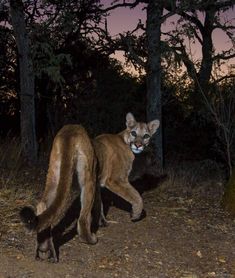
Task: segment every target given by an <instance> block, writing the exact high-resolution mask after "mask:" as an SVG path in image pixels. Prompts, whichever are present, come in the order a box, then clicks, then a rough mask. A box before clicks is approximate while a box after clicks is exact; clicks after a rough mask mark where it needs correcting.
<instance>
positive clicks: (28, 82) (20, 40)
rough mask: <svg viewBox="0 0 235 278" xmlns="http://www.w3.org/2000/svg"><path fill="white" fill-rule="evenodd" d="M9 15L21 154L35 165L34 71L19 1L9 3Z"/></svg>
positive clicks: (14, 0) (21, 5)
mask: <svg viewBox="0 0 235 278" xmlns="http://www.w3.org/2000/svg"><path fill="white" fill-rule="evenodd" d="M10 14H11V21H12V26H13V29H14V34H15V39H16V44H17V49H18V58H19V66H20V92H19V95H20V112H21V113H20V117H21V146H22V154H23V156H24V158H25V159H26V160H27V161H28V162H31V163H35V162H36V160H37V141H36V131H35V101H34V71H33V62H32V58H31V54H30V42H29V37H28V33H27V30H26V24H25V20H24V18H25V16H24V11H23V3H22V1H21V0H11V1H10Z"/></svg>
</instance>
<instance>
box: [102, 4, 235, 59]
mask: <svg viewBox="0 0 235 278" xmlns="http://www.w3.org/2000/svg"><path fill="white" fill-rule="evenodd" d="M101 2H102V4H104V5H105V6H106V5H109V4H110V2H111V1H108V0H103V1H101ZM143 7H144V5H143V4H142V5H138V6H137V7H136V8H134V9H130V8H117V9H115V10H113V11H111V12H110V16H109V18H108V29H109V31H110V33H111V34H112V35H113V36H115V35H118V34H119V33H123V32H126V31H128V30H133V29H134V28H135V27H136V26H137V23H138V20H139V19H141V20H142V22H143V23H145V21H146V10H143ZM221 16H224V15H221ZM226 16H227V18H229V19H230V20H231V19H233V21H232V22H231V24H233V25H234V24H235V12H234V9H233V10H232V9H231V10H230V11H229V12H227V13H226ZM202 17H203V15H202ZM175 19H176V17H170V18H169V19H168V20H167V22H166V23H164V24H163V25H162V30H163V31H167V30H170V29H171V22H173V21H175ZM213 40H214V46H215V49H216V51H218V52H220V51H221V50H227V49H229V48H230V47H231V46H232V44H231V42H229V39H228V37H227V36H226V35H225V33H224V32H222V31H221V30H215V31H214V33H213ZM192 49H193V55H195V57H200V53H201V47H200V45H199V44H196V45H195V46H193V48H192ZM118 57H119V58H121V56H120V54H118ZM121 60H122V58H121ZM230 63H232V64H234V63H235V59H233V61H230Z"/></svg>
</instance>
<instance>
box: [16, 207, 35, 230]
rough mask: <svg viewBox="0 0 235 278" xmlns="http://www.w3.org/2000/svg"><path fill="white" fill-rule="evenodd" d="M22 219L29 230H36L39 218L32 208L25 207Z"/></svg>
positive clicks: (21, 213)
mask: <svg viewBox="0 0 235 278" xmlns="http://www.w3.org/2000/svg"><path fill="white" fill-rule="evenodd" d="M20 219H21V221H22V222H23V223H24V225H25V226H26V228H27V229H28V230H35V229H36V226H37V224H38V217H37V216H36V214H35V212H34V210H33V209H32V208H30V207H24V208H22V209H21V211H20Z"/></svg>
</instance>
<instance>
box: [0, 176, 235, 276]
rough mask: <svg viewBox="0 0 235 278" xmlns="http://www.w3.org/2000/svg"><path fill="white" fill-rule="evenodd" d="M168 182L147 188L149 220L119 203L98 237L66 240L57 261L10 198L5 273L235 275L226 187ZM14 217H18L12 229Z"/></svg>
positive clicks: (0, 250)
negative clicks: (223, 201)
mask: <svg viewBox="0 0 235 278" xmlns="http://www.w3.org/2000/svg"><path fill="white" fill-rule="evenodd" d="M39 182H40V181H39ZM165 183H167V186H166V185H164V183H163V184H159V185H158V186H157V187H156V188H155V189H151V190H149V191H146V192H144V193H143V195H142V196H143V199H144V204H145V209H146V212H147V217H146V218H145V219H143V220H142V221H140V222H137V223H132V222H131V221H130V216H129V213H128V212H127V211H124V210H122V209H120V208H117V207H115V206H112V207H111V208H110V210H109V212H108V216H107V218H108V220H109V221H110V223H109V226H108V227H105V228H100V229H99V230H98V232H97V236H98V238H99V241H98V243H97V244H96V245H94V246H91V245H86V244H82V243H80V242H79V241H78V237H77V236H75V237H74V238H72V239H71V240H68V241H67V242H66V243H64V244H63V245H61V246H60V248H59V251H60V254H59V258H60V261H59V263H57V264H53V263H49V262H47V261H36V260H35V259H34V256H35V235H29V234H28V233H27V232H26V231H25V229H24V227H23V226H22V225H21V224H20V223H19V221H17V219H16V215H17V213H18V212H17V210H16V211H15V210H14V211H13V212H12V214H11V210H9V211H8V212H7V215H6V218H4V217H3V214H4V213H5V211H4V210H3V209H4V206H5V204H6V199H4V196H2V198H0V214H1V216H2V218H0V219H1V222H2V223H1V227H0V278H29V277H33V278H37V277H40V278H44V277H45V278H47V277H56V278H57V277H64V278H70V277H71V278H72V277H87V278H101V277H102V278H111V277H118V278H127V277H133V278H134V277H135V278H144V277H149V278H150V277H151V278H166V277H169V278H177V277H182V278H183V277H184V278H198V277H201V278H207V277H208V278H209V277H216V278H232V277H235V248H234V246H235V233H234V231H235V222H234V220H233V219H231V218H229V217H228V215H226V213H225V212H223V211H222V209H221V208H220V206H219V201H220V198H221V191H219V193H218V191H216V193H213V190H212V191H210V190H206V191H205V188H204V191H203V193H202V192H201V191H200V190H197V191H193V192H191V193H190V192H189V191H187V192H185V191H182V188H181V187H177V188H176V187H175V188H174V189H172V188H171V187H170V183H169V179H168V181H166V182H165ZM208 186H209V187H213V186H214V187H216V185H215V184H208ZM209 191H210V192H209ZM195 192H196V193H195ZM198 192H199V193H200V194H198ZM0 197H1V196H0ZM13 199H14V197H13ZM4 200H5V201H4ZM8 200H9V197H8ZM4 202H5V203H4ZM15 203H16V204H17V203H19V206H20V205H21V203H22V197H21V198H19V196H18V195H17V198H16V200H15ZM7 217H8V220H9V218H10V217H12V219H13V220H12V223H11V224H10V226H9V227H10V228H9V229H8V228H7V229H6V227H8V226H6V225H4V221H6V219H7ZM4 219H5V220H4Z"/></svg>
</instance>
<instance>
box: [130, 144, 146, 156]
mask: <svg viewBox="0 0 235 278" xmlns="http://www.w3.org/2000/svg"><path fill="white" fill-rule="evenodd" d="M131 150H132V152H133V153H135V154H138V153H141V152H142V151H143V150H144V146H143V145H140V146H138V147H137V146H136V145H135V144H134V143H131Z"/></svg>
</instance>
